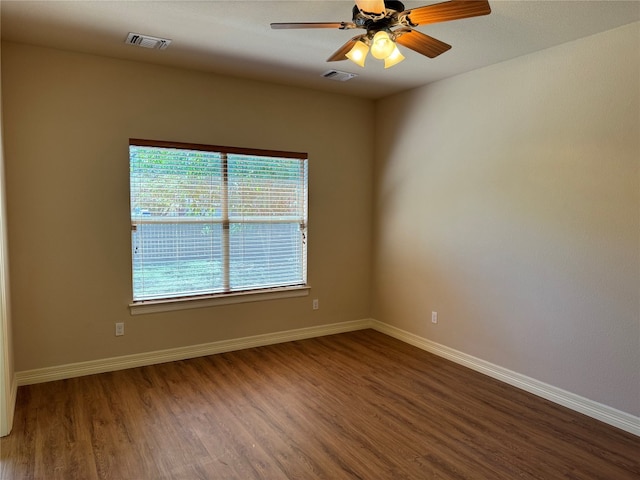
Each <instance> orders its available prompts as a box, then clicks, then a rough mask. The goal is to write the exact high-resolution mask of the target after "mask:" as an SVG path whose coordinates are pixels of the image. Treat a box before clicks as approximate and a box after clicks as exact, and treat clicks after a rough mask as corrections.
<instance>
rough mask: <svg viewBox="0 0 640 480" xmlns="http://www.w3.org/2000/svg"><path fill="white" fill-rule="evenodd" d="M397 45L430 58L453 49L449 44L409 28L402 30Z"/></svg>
mask: <svg viewBox="0 0 640 480" xmlns="http://www.w3.org/2000/svg"><path fill="white" fill-rule="evenodd" d="M396 43H399V44H400V45H402V46H404V47H407V48H410V49H411V50H413V51H416V52H418V53H421V54H422V55H425V56H427V57H429V58H435V57H437V56H438V55H440V54H441V53H444V52H446V51H447V50H449V49H450V48H451V45H449V44H447V43H444V42H441V41H440V40H438V39H436V38H433V37H430V36H429V35H425V34H424V33H422V32H418V31H416V30H411V29H409V28H407V29H406V30H402V32H401V34H399V35H398V36H397V37H396Z"/></svg>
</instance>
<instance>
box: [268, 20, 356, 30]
mask: <svg viewBox="0 0 640 480" xmlns="http://www.w3.org/2000/svg"><path fill="white" fill-rule="evenodd" d="M351 25H353V27H355V25H354V24H352V23H350V22H295V23H272V24H271V28H272V29H274V30H286V29H289V28H341V29H345V28H353V27H350V26H351Z"/></svg>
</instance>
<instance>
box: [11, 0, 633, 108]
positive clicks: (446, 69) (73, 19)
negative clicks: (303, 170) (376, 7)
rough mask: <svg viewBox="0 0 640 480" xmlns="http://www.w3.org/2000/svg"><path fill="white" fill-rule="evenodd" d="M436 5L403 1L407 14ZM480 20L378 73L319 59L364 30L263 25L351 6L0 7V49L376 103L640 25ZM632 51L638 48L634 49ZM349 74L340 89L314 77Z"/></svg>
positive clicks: (529, 5) (438, 28)
mask: <svg viewBox="0 0 640 480" xmlns="http://www.w3.org/2000/svg"><path fill="white" fill-rule="evenodd" d="M431 3H438V2H437V1H436V2H434V1H430V0H426V1H418V2H415V1H406V2H404V4H405V8H415V7H418V6H422V5H427V4H431ZM490 4H491V9H492V12H491V14H490V15H488V16H482V17H475V18H468V19H464V20H456V21H452V22H446V23H440V24H433V25H424V26H420V27H417V30H419V31H421V32H423V33H426V34H428V35H430V36H432V37H436V38H438V39H439V40H442V41H444V42H446V43H449V44H450V45H452V46H453V48H452V49H451V50H449V51H448V52H445V53H444V54H442V55H440V56H439V57H437V58H435V59H429V58H427V57H423V56H421V55H419V54H417V53H415V52H413V51H411V50H408V49H406V48H403V47H400V48H401V50H402V52H403V54H404V55H405V56H406V60H405V61H404V62H402V63H400V64H399V65H396V66H395V67H393V68H390V69H388V70H385V69H384V68H383V64H382V62H381V61H379V60H375V59H372V58H369V59H368V60H367V65H366V67H365V68H361V67H358V66H357V65H355V64H353V63H351V62H350V61H341V62H331V63H327V62H326V59H327V58H328V57H329V56H330V55H331V54H332V53H333V52H334V51H336V50H337V49H338V48H339V47H340V46H341V45H342V44H343V43H345V42H346V41H347V40H349V39H350V38H351V37H353V36H355V35H356V34H359V33H362V32H363V31H362V30H351V31H349V30H333V29H331V30H330V29H314V30H309V29H305V30H272V29H271V28H270V27H269V24H270V23H271V22H340V21H350V20H351V9H352V7H353V2H352V1H342V0H340V1H338V0H336V1H311V0H305V1H266V0H259V1H247V0H234V1H195V2H194V1H186V0H179V1H166V0H155V1H109V0H93V1H88V0H74V1H56V0H47V1H25V0H16V1H12V0H1V2H0V15H1V34H2V39H3V40H9V41H15V42H21V43H27V44H33V45H40V46H48V47H54V48H60V49H65V50H73V51H78V52H86V53H92V54H97V55H104V56H108V57H116V58H123V59H130V60H136V61H143V62H150V63H157V64H162V65H168V66H175V67H181V68H189V69H196V70H202V71H208V72H216V73H220V74H225V75H232V76H238V77H244V78H250V79H257V80H261V81H269V82H275V83H280V84H286V85H296V86H302V87H308V88H314V89H319V90H327V91H333V92H341V93H344V94H348V95H357V96H362V97H368V98H381V97H384V96H387V95H390V94H393V93H396V92H399V91H402V90H407V89H410V88H414V87H417V86H421V85H424V84H427V83H430V82H433V81H436V80H439V79H442V78H446V77H450V76H452V75H456V74H459V73H463V72H467V71H470V70H474V69H477V68H481V67H484V66H486V65H491V64H494V63H498V62H501V61H504V60H507V59H510V58H514V57H518V56H521V55H525V54H527V53H531V52H534V51H538V50H542V49H545V48H549V47H552V46H554V45H558V44H561V43H565V42H569V41H571V40H575V39H578V38H582V37H585V36H589V35H593V34H595V33H598V32H602V31H605V30H610V29H612V28H616V27H618V26H622V25H625V24H627V23H631V22H635V21H640V1H638V0H632V1H615V0H608V1H591V0H588V1H579V0H572V1H560V0H553V1H539V0H511V1H504V0H490ZM129 32H134V33H140V34H146V35H152V36H156V37H162V38H167V39H171V40H172V43H171V45H170V46H169V48H168V49H166V50H150V49H146V48H140V47H135V46H131V45H127V44H125V42H124V41H125V38H126V37H127V34H128V33H129ZM639 48H640V42H639ZM330 69H338V70H342V71H346V72H351V73H357V74H358V77H356V78H354V79H352V80H350V81H348V82H337V81H333V80H329V79H326V78H323V77H322V73H324V72H326V71H327V70H330Z"/></svg>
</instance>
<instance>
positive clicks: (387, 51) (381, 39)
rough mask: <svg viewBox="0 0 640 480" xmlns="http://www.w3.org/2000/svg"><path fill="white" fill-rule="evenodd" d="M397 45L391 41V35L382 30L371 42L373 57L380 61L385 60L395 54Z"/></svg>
mask: <svg viewBox="0 0 640 480" xmlns="http://www.w3.org/2000/svg"><path fill="white" fill-rule="evenodd" d="M395 46H396V44H395V43H394V42H393V40H391V38H390V37H389V34H388V33H387V32H385V31H384V30H380V31H379V32H377V33H376V34H375V35H374V36H373V40H372V41H371V55H373V56H374V57H375V58H377V59H379V60H384V59H385V58H387V57H388V56H389V55H391V54H392V53H393V49H394V48H395Z"/></svg>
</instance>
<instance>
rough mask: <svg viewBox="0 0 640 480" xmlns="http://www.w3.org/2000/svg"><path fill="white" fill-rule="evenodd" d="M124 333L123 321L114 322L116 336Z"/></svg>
mask: <svg viewBox="0 0 640 480" xmlns="http://www.w3.org/2000/svg"><path fill="white" fill-rule="evenodd" d="M122 335H124V322H118V323H116V337H121V336H122Z"/></svg>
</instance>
